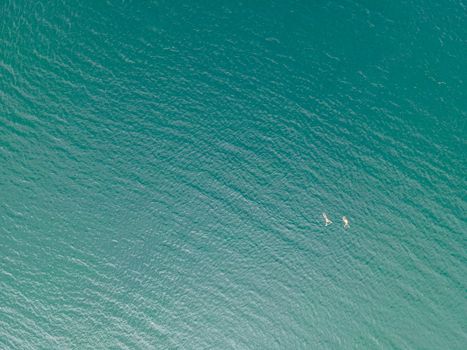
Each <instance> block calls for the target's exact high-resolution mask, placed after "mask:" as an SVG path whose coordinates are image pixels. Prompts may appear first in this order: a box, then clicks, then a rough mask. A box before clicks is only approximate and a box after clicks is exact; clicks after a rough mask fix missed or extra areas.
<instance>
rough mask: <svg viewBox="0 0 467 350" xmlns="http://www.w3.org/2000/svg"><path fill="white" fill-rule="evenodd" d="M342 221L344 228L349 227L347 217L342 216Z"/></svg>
mask: <svg viewBox="0 0 467 350" xmlns="http://www.w3.org/2000/svg"><path fill="white" fill-rule="evenodd" d="M342 222H343V223H344V228H349V227H350V224H349V219H347V216H343V217H342Z"/></svg>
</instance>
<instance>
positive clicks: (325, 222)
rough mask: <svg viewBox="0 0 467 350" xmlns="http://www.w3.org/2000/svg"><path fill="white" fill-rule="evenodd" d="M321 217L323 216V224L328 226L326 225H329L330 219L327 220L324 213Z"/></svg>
mask: <svg viewBox="0 0 467 350" xmlns="http://www.w3.org/2000/svg"><path fill="white" fill-rule="evenodd" d="M323 218H324V226H328V225H331V224H332V221H331V220H329V218H328V216H327V215H326V213H323Z"/></svg>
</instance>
